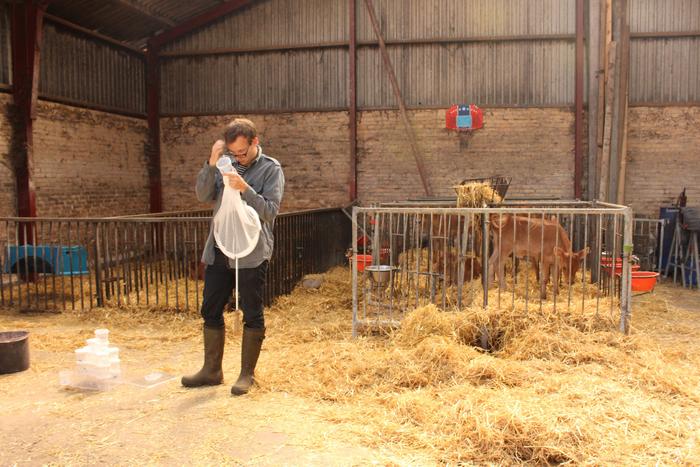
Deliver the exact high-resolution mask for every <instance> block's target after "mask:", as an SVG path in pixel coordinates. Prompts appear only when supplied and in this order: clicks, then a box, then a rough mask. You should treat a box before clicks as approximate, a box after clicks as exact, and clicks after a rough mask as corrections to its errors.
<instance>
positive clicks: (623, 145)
mask: <svg viewBox="0 0 700 467" xmlns="http://www.w3.org/2000/svg"><path fill="white" fill-rule="evenodd" d="M621 50H622V56H621V57H620V98H621V106H622V109H621V118H620V150H619V155H620V156H619V157H620V165H619V168H618V185H617V193H616V194H617V204H624V202H625V176H626V172H627V127H628V123H627V114H628V103H629V71H630V70H629V67H630V27H629V24H624V25H623V27H622V47H621Z"/></svg>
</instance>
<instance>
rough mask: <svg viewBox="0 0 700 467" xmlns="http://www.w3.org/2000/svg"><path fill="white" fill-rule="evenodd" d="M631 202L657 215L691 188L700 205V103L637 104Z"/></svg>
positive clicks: (632, 124)
mask: <svg viewBox="0 0 700 467" xmlns="http://www.w3.org/2000/svg"><path fill="white" fill-rule="evenodd" d="M628 131H629V133H628V137H627V138H628V140H627V141H628V142H627V144H628V156H627V157H628V159H627V160H628V162H627V177H626V183H625V202H626V203H627V204H629V205H630V206H632V208H633V209H634V211H635V214H637V213H639V214H644V215H647V216H652V217H657V216H658V215H659V206H661V205H668V204H673V203H674V202H675V200H676V198H677V197H678V195H679V194H680V192H681V191H682V190H683V187H686V188H687V191H686V195H687V196H688V205H689V206H700V107H665V108H664V107H632V108H630V114H629V129H628Z"/></svg>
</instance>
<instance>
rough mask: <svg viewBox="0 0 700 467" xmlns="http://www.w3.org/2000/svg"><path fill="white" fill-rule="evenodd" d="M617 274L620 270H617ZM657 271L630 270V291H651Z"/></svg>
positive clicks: (620, 273) (619, 273) (657, 275)
mask: <svg viewBox="0 0 700 467" xmlns="http://www.w3.org/2000/svg"><path fill="white" fill-rule="evenodd" d="M617 275H618V276H621V275H622V272H617ZM658 277H659V273H658V272H654V271H632V292H651V291H652V290H654V287H655V286H656V282H657V279H658Z"/></svg>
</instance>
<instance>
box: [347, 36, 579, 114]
mask: <svg viewBox="0 0 700 467" xmlns="http://www.w3.org/2000/svg"><path fill="white" fill-rule="evenodd" d="M387 50H388V52H389V56H390V58H391V61H392V64H393V67H394V70H395V72H396V77H397V80H398V81H399V87H400V88H401V90H402V94H403V98H404V101H405V102H406V105H408V106H416V107H420V106H435V105H446V104H448V103H454V102H473V103H476V104H478V105H570V104H572V103H573V102H574V79H573V78H574V65H575V64H574V59H575V57H574V44H573V43H571V42H569V41H528V42H501V43H469V44H449V45H422V46H416V45H413V46H408V47H406V46H390V47H388V49H387ZM357 69H358V91H357V96H358V105H359V106H360V107H396V106H397V103H396V99H395V97H394V94H393V91H392V89H391V86H390V83H389V80H388V78H387V76H386V72H385V70H384V65H383V62H382V58H381V54H380V51H379V49H378V48H361V49H359V51H358V64H357Z"/></svg>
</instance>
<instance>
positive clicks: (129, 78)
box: [39, 24, 146, 113]
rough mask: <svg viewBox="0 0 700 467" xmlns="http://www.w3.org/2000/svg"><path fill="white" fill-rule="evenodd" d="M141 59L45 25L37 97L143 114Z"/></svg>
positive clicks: (143, 91) (143, 79)
mask: <svg viewBox="0 0 700 467" xmlns="http://www.w3.org/2000/svg"><path fill="white" fill-rule="evenodd" d="M144 73H145V63H144V60H143V58H141V57H139V56H137V55H135V54H133V53H129V52H126V51H123V50H121V49H118V48H115V47H112V46H109V45H105V44H103V43H101V42H96V41H94V40H92V39H90V38H86V37H83V36H82V35H76V34H73V33H71V32H70V31H65V30H63V29H61V28H60V27H57V26H54V25H53V24H46V25H45V26H44V42H43V44H42V57H41V76H40V79H39V96H41V97H49V98H62V99H67V100H71V101H79V102H83V103H90V104H97V105H101V106H105V107H110V108H113V109H120V110H125V111H129V112H134V113H144V112H145V102H146V93H145V74H144Z"/></svg>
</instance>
